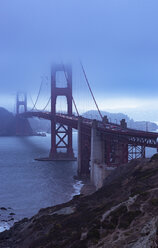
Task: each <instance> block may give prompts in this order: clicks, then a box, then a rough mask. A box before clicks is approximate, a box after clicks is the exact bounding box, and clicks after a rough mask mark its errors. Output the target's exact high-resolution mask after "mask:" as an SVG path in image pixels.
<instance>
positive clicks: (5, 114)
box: [0, 107, 15, 135]
mask: <svg viewBox="0 0 158 248" xmlns="http://www.w3.org/2000/svg"><path fill="white" fill-rule="evenodd" d="M14 122H15V121H14V116H13V114H12V113H10V112H9V111H7V110H6V109H4V108H1V107H0V135H15V125H14Z"/></svg>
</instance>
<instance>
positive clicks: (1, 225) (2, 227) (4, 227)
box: [0, 222, 11, 232]
mask: <svg viewBox="0 0 158 248" xmlns="http://www.w3.org/2000/svg"><path fill="white" fill-rule="evenodd" d="M10 228H11V226H10V225H9V224H8V222H0V232H4V231H5V230H9V229H10Z"/></svg>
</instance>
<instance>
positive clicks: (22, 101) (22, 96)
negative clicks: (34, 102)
mask: <svg viewBox="0 0 158 248" xmlns="http://www.w3.org/2000/svg"><path fill="white" fill-rule="evenodd" d="M22 112H27V95H26V93H19V92H18V93H17V96H16V119H15V120H16V135H18V136H29V135H33V131H32V128H31V126H30V123H29V121H28V120H27V119H26V118H24V117H22V116H20V115H19V114H20V113H22Z"/></svg>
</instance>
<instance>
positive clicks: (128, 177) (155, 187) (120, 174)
mask: <svg viewBox="0 0 158 248" xmlns="http://www.w3.org/2000/svg"><path fill="white" fill-rule="evenodd" d="M157 246H158V160H157V157H154V158H153V159H152V160H151V161H148V160H144V161H133V162H131V163H129V164H128V165H125V166H121V167H119V168H118V169H117V170H115V171H114V172H113V173H112V174H111V175H110V176H109V177H108V178H107V179H106V180H105V184H104V187H103V188H101V189H100V190H99V191H97V192H95V193H94V194H92V195H89V196H86V197H83V196H79V197H75V198H74V199H73V200H72V201H70V202H68V203H65V204H61V205H58V206H55V207H50V208H46V209H41V210H40V211H39V213H38V214H37V215H35V216H34V217H32V218H31V219H29V220H28V219H24V220H22V221H20V222H18V223H16V224H15V225H14V226H13V227H12V228H11V229H10V230H9V231H5V232H4V233H1V234H0V247H2V248H3V247H10V248H42V247H43V248H57V247H58V248H59V247H62V248H63V247H64V248H86V247H90V248H92V247H93V248H95V247H100V248H104V247H105V248H106V247H112V248H120V247H121V248H122V247H128V248H138V247H143V248H145V247H152V248H154V247H157Z"/></svg>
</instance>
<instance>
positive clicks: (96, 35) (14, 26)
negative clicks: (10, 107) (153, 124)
mask: <svg viewBox="0 0 158 248" xmlns="http://www.w3.org/2000/svg"><path fill="white" fill-rule="evenodd" d="M157 11H158V1H157V0H119V1H118V0H106V1H105V0H43V1H42V0H12V1H10V0H1V1H0V105H3V104H4V105H5V104H6V97H5V96H14V95H15V93H16V91H17V90H27V91H28V92H35V91H37V90H38V87H39V84H40V81H41V76H42V75H43V74H45V75H48V76H49V77H50V66H51V63H52V62H54V61H61V60H62V61H65V62H67V61H69V62H72V63H74V65H76V64H77V63H78V60H79V59H81V60H82V62H83V64H84V66H85V69H86V72H87V75H88V78H89V81H90V82H91V86H92V89H93V90H94V92H95V95H96V97H97V98H98V99H99V100H98V101H99V103H100V105H101V107H102V109H106V106H107V108H108V107H109V108H110V106H111V107H112V106H113V104H112V101H113V99H115V101H114V102H115V104H114V107H115V106H116V107H117V106H118V105H119V104H120V105H121V104H122V105H121V108H123V107H128V106H129V108H131V107H132V106H134V107H138V106H139V107H140V106H141V107H142V108H143V104H144V106H147V105H148V103H149V105H151V107H152V106H153V107H154V108H155V105H157V103H158V100H157V99H158V83H157V81H158V32H157V24H158V15H157ZM74 67H75V66H74ZM2 95H3V96H2ZM117 99H118V100H119V99H121V100H120V101H119V103H118V102H117V101H116V100H117ZM104 100H106V101H108V103H107V102H105V104H107V105H106V106H105V107H104ZM151 100H152V101H151ZM8 102H9V99H8ZM121 102H122V103H121ZM10 104H11V103H10ZM124 105H125V106H124Z"/></svg>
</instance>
